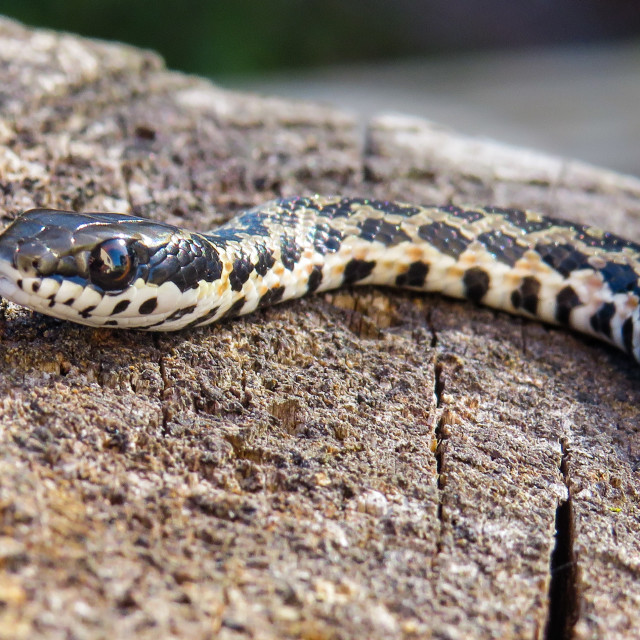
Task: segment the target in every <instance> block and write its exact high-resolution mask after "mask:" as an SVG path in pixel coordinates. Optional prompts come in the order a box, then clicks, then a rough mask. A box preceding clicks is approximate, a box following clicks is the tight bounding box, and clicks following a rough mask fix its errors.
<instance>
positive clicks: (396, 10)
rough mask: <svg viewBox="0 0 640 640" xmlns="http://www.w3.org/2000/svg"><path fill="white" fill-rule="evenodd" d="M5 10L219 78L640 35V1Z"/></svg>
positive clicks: (364, 0) (328, 1)
mask: <svg viewBox="0 0 640 640" xmlns="http://www.w3.org/2000/svg"><path fill="white" fill-rule="evenodd" d="M0 14H5V15H8V16H12V17H15V18H17V19H18V20H21V21H22V22H25V23H26V24H29V25H34V26H42V27H50V28H53V29H57V30H62V31H71V32H74V33H79V34H82V35H87V36H92V37H97V38H104V39H106V40H121V41H123V42H128V43H130V44H133V45H137V46H140V47H147V48H150V49H154V50H156V51H159V52H160V53H161V54H162V55H163V56H164V57H165V59H166V61H167V64H168V66H169V67H172V68H175V69H183V70H185V71H190V72H195V73H199V74H203V75H209V76H215V77H217V78H220V77H221V76H224V75H227V76H232V75H233V76H237V75H242V74H263V73H264V72H266V71H273V70H279V69H286V70H291V69H295V68H303V67H313V66H329V65H334V64H349V63H358V62H363V61H374V62H375V61H380V60H385V59H390V58H394V57H399V56H409V55H422V56H424V55H429V54H434V53H442V52H447V53H451V52H458V51H470V50H479V49H487V48H493V49H495V48H503V49H504V48H509V49H513V48H522V47H531V46H544V45H556V46H557V45H567V44H571V43H574V44H582V45H584V44H586V43H588V42H594V41H598V40H603V39H604V40H615V39H619V38H629V37H631V38H637V37H638V34H639V33H640V0H565V1H564V2H558V0H527V2H517V1H514V0H266V1H265V0H219V1H216V0H0Z"/></svg>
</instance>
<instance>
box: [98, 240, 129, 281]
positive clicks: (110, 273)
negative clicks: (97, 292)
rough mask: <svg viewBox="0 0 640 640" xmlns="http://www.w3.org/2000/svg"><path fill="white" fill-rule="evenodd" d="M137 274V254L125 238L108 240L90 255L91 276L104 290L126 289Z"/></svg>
mask: <svg viewBox="0 0 640 640" xmlns="http://www.w3.org/2000/svg"><path fill="white" fill-rule="evenodd" d="M135 274H136V260H135V255H134V253H133V251H131V250H130V249H129V247H128V246H127V242H126V240H125V239H124V238H112V239H111V240H106V241H105V242H103V243H102V244H99V245H97V246H96V247H94V248H93V250H92V251H91V254H90V255H89V278H90V280H91V282H92V284H95V285H96V286H98V287H100V288H101V289H102V290H103V291H115V290H121V289H124V288H125V287H126V286H127V285H128V284H129V283H130V282H131V281H132V280H133V278H134V276H135Z"/></svg>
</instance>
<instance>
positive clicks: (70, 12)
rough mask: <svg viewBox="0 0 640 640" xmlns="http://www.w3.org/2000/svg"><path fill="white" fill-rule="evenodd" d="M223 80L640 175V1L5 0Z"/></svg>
mask: <svg viewBox="0 0 640 640" xmlns="http://www.w3.org/2000/svg"><path fill="white" fill-rule="evenodd" d="M0 14H4V15H7V16H10V17H14V18H16V19H18V20H20V21H22V22H24V23H26V24H27V25H33V26H39V27H49V28H52V29H56V30H61V31H69V32H73V33H78V34H81V35H86V36H91V37H97V38H103V39H105V40H119V41H122V42H126V43H129V44H133V45H136V46H139V47H145V48H149V49H153V50H155V51H157V52H159V53H160V54H161V55H162V56H163V57H164V58H165V60H166V62H167V65H168V66H169V67H170V68H173V69H179V70H183V71H187V72H190V73H196V74H200V75H204V76H208V77H210V78H212V79H214V80H215V81H216V82H218V83H219V84H221V85H223V86H226V87H228V88H233V89H240V90H249V91H257V92H260V93H265V94H274V95H279V96H281V97H285V98H301V99H304V100H316V101H321V102H330V103H332V104H334V105H336V106H338V107H341V108H343V109H349V110H351V111H353V112H356V113H358V114H359V115H360V116H361V118H362V119H363V120H364V119H366V118H368V117H370V116H372V115H374V114H376V113H380V112H402V113H408V114H412V115H418V116H421V117H424V118H427V119H430V120H434V121H437V122H439V123H441V124H444V125H448V126H451V127H453V128H455V129H457V130H460V131H462V132H466V133H469V134H472V135H481V136H488V137H492V138H495V139H497V140H501V141H503V142H508V143H512V144H516V145H521V146H526V147H531V148H537V149H541V150H545V151H548V152H551V153H555V154H558V155H561V156H566V157H573V158H581V159H583V160H587V161H589V162H592V163H595V164H598V165H603V166H609V167H611V168H614V169H617V170H619V171H623V172H626V173H634V174H636V175H640V152H639V151H638V150H639V149H640V109H638V104H640V0H526V1H525V0H522V1H520V0H268V1H266V2H265V1H261V0H231V1H227V0H225V1H221V2H215V1H212V0H181V1H180V0H0Z"/></svg>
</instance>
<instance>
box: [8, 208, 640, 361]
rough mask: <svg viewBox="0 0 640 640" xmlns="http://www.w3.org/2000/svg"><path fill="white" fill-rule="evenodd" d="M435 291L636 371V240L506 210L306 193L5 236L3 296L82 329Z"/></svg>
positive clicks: (98, 216)
mask: <svg viewBox="0 0 640 640" xmlns="http://www.w3.org/2000/svg"><path fill="white" fill-rule="evenodd" d="M356 284H358V285H360V284H376V285H388V286H396V287H403V288H408V289H414V290H420V291H435V292H440V293H443V294H445V295H448V296H452V297H455V298H467V299H469V300H472V301H474V302H476V303H482V304H485V305H488V306H490V307H493V308H496V309H501V310H504V311H508V312H510V313H513V314H520V315H523V316H526V317H530V318H537V319H538V320H542V321H544V322H549V323H554V324H560V325H565V326H568V327H571V328H573V329H574V330H576V331H579V332H582V333H586V334H590V335H593V336H597V337H598V338H600V339H602V340H604V341H606V342H609V343H612V344H614V345H616V346H618V347H619V348H621V349H622V350H623V351H625V352H627V353H628V354H630V355H631V356H633V357H634V358H635V360H636V361H638V362H640V307H639V305H638V302H639V300H640V245H638V244H636V243H633V242H630V241H627V240H624V239H623V238H620V237H618V236H616V235H613V234H612V233H608V232H605V231H602V230H600V229H597V228H594V227H591V226H584V225H580V224H575V223H571V222H567V221H564V220H558V219H553V218H548V217H545V216H542V215H540V214H537V213H532V212H528V211H520V210H517V209H502V208H498V207H468V208H461V207H457V206H442V207H432V206H426V207H422V206H414V205H410V204H402V203H396V202H386V201H378V200H370V199H365V198H340V197H334V198H331V197H328V198H325V197H319V196H314V197H295V198H286V199H279V200H274V201H272V202H269V203H267V204H264V205H262V206H258V207H256V208H254V209H251V210H248V211H246V212H243V213H240V214H239V215H237V216H236V217H235V218H233V219H232V220H230V221H229V222H227V223H226V224H224V225H222V226H221V227H219V228H218V229H216V230H214V231H212V232H209V233H196V232H191V231H187V230H184V229H181V228H178V227H175V226H172V225H169V224H164V223H160V222H154V221H151V220H147V219H144V218H140V217H137V216H131V215H124V214H108V213H86V214H82V213H72V212H66V211H54V210H51V209H34V210H32V211H28V212H26V213H24V214H23V215H22V216H20V217H19V218H17V219H16V220H15V221H14V222H12V223H11V224H10V225H9V226H8V227H7V228H6V229H5V231H4V232H3V233H2V234H1V235H0V295H2V296H3V297H5V298H6V299H8V300H11V301H13V302H15V303H17V304H19V305H23V306H25V307H29V308H30V309H34V310H36V311H39V312H41V313H45V314H48V315H51V316H55V317H57V318H63V319H66V320H72V321H74V322H79V323H81V324H85V325H91V326H105V327H123V328H133V327H134V328H139V329H148V330H156V331H171V330H177V329H182V328H186V327H198V326H202V325H206V324H208V323H210V322H215V321H217V320H220V319H222V318H229V317H233V316H236V315H240V314H245V313H249V312H251V311H253V310H254V309H256V308H259V307H263V306H266V305H270V304H274V303H277V302H281V301H283V300H288V299H291V298H297V297H300V296H303V295H305V294H307V293H311V292H314V291H326V290H329V289H335V288H337V287H341V286H344V285H356Z"/></svg>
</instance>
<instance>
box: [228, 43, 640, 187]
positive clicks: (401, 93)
mask: <svg viewBox="0 0 640 640" xmlns="http://www.w3.org/2000/svg"><path fill="white" fill-rule="evenodd" d="M224 84H226V85H227V86H232V87H234V88H241V89H246V90H252V91H258V92H260V93H269V94H277V95H280V96H283V97H292V98H301V99H306V100H320V101H324V102H328V103H331V104H335V105H338V106H341V107H345V108H348V109H353V110H356V111H358V112H360V113H361V114H362V115H363V116H370V115H372V114H374V113H380V112H383V111H397V112H402V113H407V114H414V115H419V116H423V117H425V118H428V119H431V120H435V121H438V122H441V123H443V124H447V125H450V126H452V127H455V128H456V129H459V130H460V131H462V132H464V133H468V134H473V135H480V136H489V137H492V138H496V139H498V140H501V141H505V142H510V143H513V144H519V145H526V146H529V147H534V148H538V149H541V150H544V151H549V152H552V153H557V154H560V155H563V156H569V157H575V158H580V159H583V160H587V161H589V162H593V163H595V164H598V165H602V166H607V167H610V168H612V169H616V170H618V171H622V172H625V173H632V174H635V175H640V43H636V44H627V45H616V46H609V47H591V48H584V49H578V48H571V49H564V50H563V49H555V50H541V51H533V52H528V53H518V54H509V53H498V54H483V55H475V56H473V57H466V56H465V57H456V58H446V59H441V60H440V61H434V60H428V61H419V60H414V61H407V62H398V63H389V64H381V65H377V66H362V67H344V68H332V69H326V70H322V71H315V72H309V73H306V74H304V75H296V74H295V73H293V72H291V73H287V74H286V75H285V74H283V75H278V76H271V77H264V76H263V77H261V78H255V79H250V80H246V79H245V80H230V81H226V82H224Z"/></svg>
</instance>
